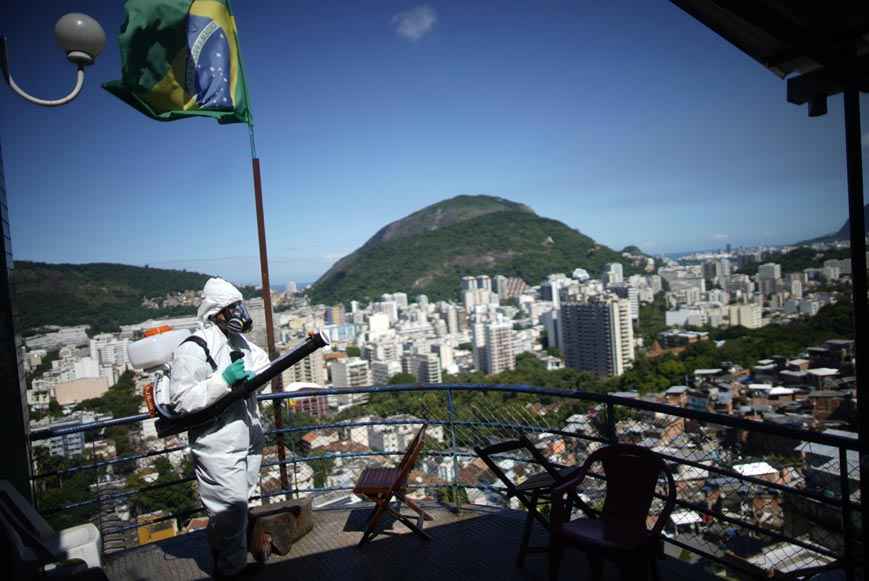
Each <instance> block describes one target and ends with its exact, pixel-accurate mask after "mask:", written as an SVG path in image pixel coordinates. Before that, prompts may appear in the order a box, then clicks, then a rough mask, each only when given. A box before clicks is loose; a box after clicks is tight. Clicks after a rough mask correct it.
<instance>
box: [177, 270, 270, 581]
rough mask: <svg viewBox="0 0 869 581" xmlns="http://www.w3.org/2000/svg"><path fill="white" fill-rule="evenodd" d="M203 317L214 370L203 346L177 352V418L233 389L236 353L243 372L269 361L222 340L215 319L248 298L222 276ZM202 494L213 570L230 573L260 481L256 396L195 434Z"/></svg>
mask: <svg viewBox="0 0 869 581" xmlns="http://www.w3.org/2000/svg"><path fill="white" fill-rule="evenodd" d="M203 294H204V300H203V302H202V304H201V305H200V307H199V313H198V315H199V318H200V319H201V320H202V321H203V323H204V324H205V326H204V328H203V329H200V330H199V331H197V332H196V333H194V334H195V335H198V336H200V337H202V338H203V339H204V340H205V342H206V344H207V345H208V351H209V353H210V354H211V357H212V358H213V359H214V362H215V363H216V364H217V367H216V370H215V369H212V367H211V365H210V364H209V363H208V361H207V359H206V355H205V351H204V350H203V349H202V347H201V346H199V345H197V344H195V343H193V342H191V341H188V342H185V343H182V344H181V346H179V347H178V349H177V350H176V351H175V353H174V355H173V363H172V371H171V375H170V384H169V393H170V400H171V403H172V405H173V407H174V410H175V412H176V413H188V412H193V411H196V410H199V409H202V408H204V407H207V406H208V405H210V404H212V403H214V402H215V401H217V400H218V399H220V398H221V397H223V396H224V395H226V394H228V393H229V391H230V386H229V385H228V384H227V383H226V381H225V380H224V379H223V370H224V369H225V368H226V367H227V366H229V365H230V364H231V363H232V360H231V358H230V353H231V352H232V351H241V352H242V353H244V366H245V369H248V370H254V369H259V368H261V367H263V366H264V365H266V364H268V363H269V358H268V355H267V354H266V352H265V351H263V350H262V349H260V348H259V347H257V346H256V345H254V344H253V343H251V342H249V341H248V340H247V339H246V338H245V337H244V336H243V335H241V334H238V335H230V336H229V337H227V336H226V335H224V333H223V331H221V330H220V329H219V328H218V327H217V326H216V325H215V324H213V323H212V322H211V321H210V320H209V317H211V316H212V315H214V314H216V313H217V312H218V311H220V310H221V309H223V308H224V307H226V306H228V305H230V304H232V303H234V302H236V301H240V300H242V296H241V293H240V292H239V291H238V290H237V289H236V288H235V287H234V286H232V285H231V284H230V283H228V282H226V281H224V280H223V279H215V278H212V279H209V281H208V282H207V283H206V285H205V289H204V291H203ZM189 438H190V449H191V451H192V453H193V461H194V470H195V475H196V481H197V483H198V484H199V496H200V497H201V499H202V504H204V505H205V508H206V509H207V511H208V516H209V520H208V542H209V545H210V547H211V552H212V555H213V557H214V561H215V562H214V569H215V572H216V573H218V574H222V575H232V574H235V573H237V572H239V571H240V570H241V569H242V568H244V566H245V563H246V562H247V516H248V500H249V498H250V495H251V494H252V493H253V490H254V487H255V486H256V484H257V482H258V481H259V472H260V464H261V462H262V445H263V429H262V424H261V422H260V413H259V408H258V406H257V401H256V396H255V395H251V396H250V397H249V398H248V399H247V400H245V401H239V402H236V403H234V404H233V405H231V406H230V407H229V408H228V409H227V410H226V411H225V412H223V413H222V414H221V415H220V416H218V417H217V418H216V420H215V421H214V422H212V423H210V424H209V425H207V426H205V427H203V428H200V429H198V430H191V431H190V432H189Z"/></svg>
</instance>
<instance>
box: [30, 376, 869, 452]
mask: <svg viewBox="0 0 869 581" xmlns="http://www.w3.org/2000/svg"><path fill="white" fill-rule="evenodd" d="M407 391H479V392H484V393H485V392H490V391H496V392H506V393H522V394H528V395H542V396H550V397H560V398H567V399H576V400H578V401H590V402H595V403H602V404H610V405H621V406H625V407H630V408H633V409H640V410H644V411H650V412H657V413H661V414H666V415H671V416H677V417H683V418H687V419H693V420H699V421H701V422H707V423H714V424H718V425H721V426H727V427H730V428H737V429H745V430H750V431H753V432H762V433H765V434H771V435H774V436H782V437H786V438H792V439H794V440H802V441H804V442H811V443H813V444H826V445H828V446H834V447H836V448H845V449H847V450H855V451H861V450H862V445H861V443H860V441H859V439H852V438H846V437H842V436H836V435H834V434H824V433H821V432H813V431H810V430H801V429H798V428H791V427H789V426H781V425H778V424H772V423H769V422H756V421H753V420H746V419H743V418H735V417H733V416H726V415H722V414H714V413H711V412H704V411H699V410H692V409H688V408H681V407H677V406H671V405H667V404H661V403H656V402H650V401H645V400H642V399H635V398H630V397H621V396H615V395H609V394H600V393H593V392H589V391H580V390H577V391H568V390H565V389H558V388H551V387H534V386H529V385H504V384H491V385H490V384H467V383H457V384H441V383H434V384H430V383H424V384H401V385H380V386H372V387H353V388H343V387H341V388H324V389H306V390H300V391H293V392H285V391H284V392H278V393H267V394H260V395H258V396H257V399H258V400H259V401H261V402H263V401H274V400H286V399H298V398H304V397H316V396H321V397H325V396H330V395H352V394H372V393H396V392H407ZM150 417H151V416H149V415H148V414H138V415H135V416H129V417H126V418H118V419H112V420H104V421H99V422H91V423H87V424H79V425H77V426H67V427H59V428H44V429H41V430H34V431H33V432H31V434H30V440H31V441H32V442H35V441H38V440H45V439H48V438H54V437H57V436H63V435H68V434H76V433H80V432H85V431H91V430H98V429H102V428H107V427H112V426H121V425H126V424H134V423H140V422H142V421H144V420H147V419H150Z"/></svg>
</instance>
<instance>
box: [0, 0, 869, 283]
mask: <svg viewBox="0 0 869 581" xmlns="http://www.w3.org/2000/svg"><path fill="white" fill-rule="evenodd" d="M8 4H11V5H12V6H9V5H8ZM234 8H235V13H236V18H237V20H238V25H239V30H240V39H241V46H242V51H243V54H244V58H245V64H246V74H247V77H248V83H249V87H250V92H251V97H252V100H253V111H254V115H255V118H256V134H257V145H258V151H259V155H260V158H261V159H262V164H263V180H264V181H263V185H264V193H265V207H266V213H267V234H268V244H269V253H270V256H271V260H270V268H271V273H272V280H273V282H274V283H275V284H283V283H284V282H285V281H286V280H290V279H294V280H299V281H307V280H313V279H314V278H316V277H317V276H318V275H319V274H321V273H322V272H323V271H324V270H325V269H327V268H328V267H329V266H330V265H331V263H332V262H333V261H334V260H336V259H337V258H339V257H340V256H342V255H344V254H346V253H347V252H349V251H352V250H353V249H355V248H357V247H358V246H360V245H361V244H362V243H363V242H364V241H365V240H366V239H367V238H368V237H369V236H371V235H372V234H373V233H374V232H375V231H376V230H377V229H379V228H380V227H381V226H383V225H384V224H386V223H388V222H390V221H392V220H396V219H398V218H401V217H402V216H405V215H407V214H409V213H411V212H413V211H415V210H417V209H419V208H421V207H423V206H426V205H428V204H431V203H434V202H437V201H439V200H441V199H444V198H447V197H451V196H454V195H458V194H469V193H481V194H493V195H500V196H504V197H507V198H509V199H512V200H515V201H518V202H523V203H526V204H528V205H530V206H531V207H532V208H534V209H535V210H536V211H537V212H538V213H539V214H541V215H543V216H548V217H553V218H557V219H559V220H562V221H563V222H565V223H566V224H568V225H570V226H572V227H575V228H578V229H579V230H581V231H582V232H584V233H586V234H588V235H590V236H592V237H594V238H595V239H597V240H599V241H600V242H603V243H605V244H607V245H610V246H613V247H615V248H621V247H623V246H625V245H627V244H637V245H639V246H641V247H642V248H643V249H644V250H647V251H648V252H653V253H663V252H675V251H681V250H689V249H697V248H714V247H720V246H723V245H724V244H726V243H728V242H730V243H732V244H734V245H740V244H775V243H786V242H793V241H796V240H799V239H803V238H808V237H813V236H816V235H820V234H823V233H826V232H828V231H831V230H835V229H837V228H838V227H839V226H840V225H841V224H842V222H843V221H844V219H845V217H846V215H847V196H846V183H845V178H844V170H845V161H844V133H843V122H842V114H841V98H834V99H832V100H831V101H830V114H829V115H827V116H826V117H822V118H817V119H809V118H808V116H807V114H806V110H805V108H798V107H795V106H793V105H789V104H788V103H787V102H786V101H785V83H784V82H783V81H781V80H779V79H778V78H777V77H775V76H774V75H772V74H771V73H769V72H767V71H766V70H765V69H764V68H763V67H761V66H760V65H759V64H757V63H755V62H754V61H752V60H751V59H749V58H748V57H746V56H745V55H743V54H742V53H741V52H740V51H738V50H737V49H735V48H734V47H732V46H730V45H729V44H727V43H726V42H725V41H723V40H722V39H721V38H719V37H718V36H716V35H715V34H714V33H712V32H711V31H709V30H708V29H706V28H704V27H703V26H702V25H700V24H699V23H697V22H696V21H695V20H693V19H692V18H690V17H689V16H688V15H686V14H684V13H683V12H681V11H680V10H679V9H678V8H676V7H675V6H673V5H672V4H670V3H669V2H625V1H621V0H615V1H613V2H601V3H581V2H561V1H555V0H544V1H542V2H533V3H531V2H525V1H517V2H498V3H491V2H472V1H468V0H465V1H461V2H438V1H432V2H429V3H427V4H419V3H414V2H389V1H381V2H367V3H348V2H341V1H328V0H309V1H298V2H278V1H262V2H241V1H236V2H235V5H234ZM72 10H76V11H81V12H86V13H88V14H91V15H92V16H94V17H96V18H98V19H99V20H100V21H101V22H102V24H103V26H104V27H105V29H106V31H107V33H108V34H109V43H108V46H107V47H106V51H105V53H104V54H103V55H102V56H101V57H100V58H99V60H98V61H97V64H96V65H95V66H93V67H91V68H90V69H88V75H87V76H88V80H87V83H86V87H85V91H84V94H83V95H82V96H81V97H80V98H79V99H77V100H76V101H75V102H74V103H73V104H71V105H68V106H66V107H61V108H59V109H52V110H49V109H42V108H37V107H33V106H30V105H28V104H26V103H25V102H24V101H22V100H20V99H18V98H17V97H15V96H13V95H12V94H11V93H10V92H8V91H2V92H0V107H2V113H0V115H2V116H0V142H2V146H3V156H4V162H5V169H6V180H7V184H6V185H7V192H8V204H9V209H10V216H11V227H12V244H13V251H14V255H15V257H16V259H26V260H40V261H48V262H91V261H110V262H122V263H128V264H146V263H147V264H150V265H152V266H161V267H167V268H187V269H192V270H198V271H203V272H209V273H213V274H220V275H223V276H225V277H227V278H229V279H232V280H236V281H239V282H254V281H257V280H258V279H259V262H258V255H257V252H258V250H257V240H256V221H255V214H254V205H253V193H252V180H251V173H250V158H249V152H248V140H247V132H246V128H245V127H243V126H218V125H217V124H216V123H215V122H214V121H212V120H206V119H193V120H183V121H177V122H174V123H158V122H155V121H152V120H150V119H147V118H146V117H144V116H142V115H141V114H139V113H137V112H136V111H134V110H132V109H130V108H129V107H127V106H126V105H124V104H123V103H121V102H120V101H117V100H114V99H113V98H112V97H110V96H109V95H108V94H107V93H105V92H104V91H103V90H102V89H101V88H100V87H99V83H102V82H104V81H107V80H111V79H115V78H118V77H119V71H120V65H119V56H118V48H117V40H116V34H117V31H118V30H119V28H120V25H121V22H122V20H123V10H122V8H121V4H120V3H119V2H118V3H116V2H109V1H106V0H76V1H75V2H57V1H56V0H54V1H48V0H32V1H28V2H21V1H16V2H11V3H4V6H3V8H2V13H0V24H2V26H0V30H2V31H3V32H6V33H7V34H8V35H9V51H10V57H11V62H12V72H13V74H14V76H15V78H16V79H17V81H18V82H19V84H20V85H22V86H23V87H24V88H26V89H28V90H30V91H32V92H33V93H35V94H38V95H40V96H45V97H53V96H56V95H59V94H61V93H63V92H64V91H65V90H66V89H67V88H68V86H69V85H71V83H72V70H71V67H70V66H69V65H68V64H67V63H66V61H65V59H64V58H63V56H62V54H61V53H60V50H59V49H57V48H56V47H55V45H54V39H53V33H52V30H53V26H54V22H55V21H56V19H57V18H58V17H59V16H60V15H61V14H63V13H64V12H67V11H72ZM864 99H865V98H864ZM864 104H865V100H864ZM864 125H869V122H865V123H864ZM864 132H865V130H864ZM864 151H866V150H864Z"/></svg>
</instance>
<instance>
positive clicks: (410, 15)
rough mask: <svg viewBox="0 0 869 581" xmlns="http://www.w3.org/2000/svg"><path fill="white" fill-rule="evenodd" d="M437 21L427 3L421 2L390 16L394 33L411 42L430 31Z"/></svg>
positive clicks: (436, 16) (435, 15)
mask: <svg viewBox="0 0 869 581" xmlns="http://www.w3.org/2000/svg"><path fill="white" fill-rule="evenodd" d="M437 21H438V15H437V14H436V13H435V11H434V9H433V8H432V7H431V6H429V5H428V4H421V5H419V6H417V7H416V8H411V9H410V10H405V11H403V12H399V13H398V14H396V15H395V16H393V17H392V24H394V25H395V33H396V34H397V35H398V36H400V37H401V38H403V39H405V40H409V41H411V42H416V41H417V40H419V39H421V38H422V37H424V36H425V35H427V34H428V33H429V32H431V31H432V29H433V28H434V25H435V24H436V23H437Z"/></svg>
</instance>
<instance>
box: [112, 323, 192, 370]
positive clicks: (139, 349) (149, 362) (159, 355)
mask: <svg viewBox="0 0 869 581" xmlns="http://www.w3.org/2000/svg"><path fill="white" fill-rule="evenodd" d="M189 336H190V331H189V330H187V329H180V330H177V331H165V332H163V333H158V334H156V335H151V336H150V337H145V338H144V339H139V340H138V341H135V342H133V343H130V344H129V345H127V357H128V358H129V360H130V365H132V366H133V367H135V368H136V369H151V368H153V367H158V366H160V365H163V364H164V363H168V362H169V360H170V359H171V358H172V353H173V352H174V351H175V349H176V348H177V347H178V345H180V344H181V341H183V340H184V339H186V338H187V337H189Z"/></svg>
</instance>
